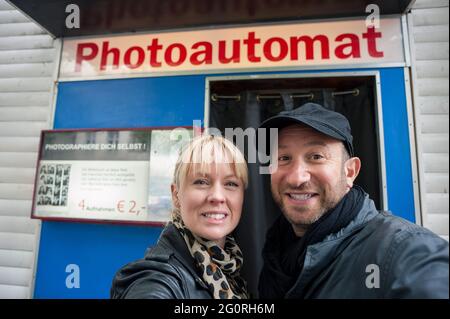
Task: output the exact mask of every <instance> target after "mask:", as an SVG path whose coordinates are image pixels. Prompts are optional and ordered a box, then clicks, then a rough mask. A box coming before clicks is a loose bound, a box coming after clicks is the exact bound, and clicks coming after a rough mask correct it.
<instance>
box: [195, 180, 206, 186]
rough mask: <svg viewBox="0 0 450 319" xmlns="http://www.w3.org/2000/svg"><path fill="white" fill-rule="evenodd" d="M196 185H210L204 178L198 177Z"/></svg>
mask: <svg viewBox="0 0 450 319" xmlns="http://www.w3.org/2000/svg"><path fill="white" fill-rule="evenodd" d="M194 185H208V181H206V180H204V179H197V180H195V181H194Z"/></svg>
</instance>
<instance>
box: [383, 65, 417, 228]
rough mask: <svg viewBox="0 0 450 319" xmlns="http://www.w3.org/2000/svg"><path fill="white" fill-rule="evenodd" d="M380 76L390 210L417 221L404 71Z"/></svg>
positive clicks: (388, 71)
mask: <svg viewBox="0 0 450 319" xmlns="http://www.w3.org/2000/svg"><path fill="white" fill-rule="evenodd" d="M380 73H381V93H382V103H383V122H384V123H383V126H384V143H385V158H386V176H387V187H388V205H389V210H390V211H392V212H394V213H395V215H397V216H401V217H403V218H406V219H408V220H410V221H412V222H415V213H414V192H413V179H412V166H411V155H410V154H411V149H410V141H409V133H408V132H409V131H408V112H407V107H406V95H405V80H404V72H403V69H401V68H396V69H382V70H380Z"/></svg>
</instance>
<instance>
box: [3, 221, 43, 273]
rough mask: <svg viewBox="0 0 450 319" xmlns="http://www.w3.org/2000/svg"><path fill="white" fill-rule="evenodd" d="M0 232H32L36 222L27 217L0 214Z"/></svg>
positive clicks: (34, 230) (34, 229)
mask: <svg viewBox="0 0 450 319" xmlns="http://www.w3.org/2000/svg"><path fill="white" fill-rule="evenodd" d="M0 232H3V233H16V234H34V233H35V232H36V222H35V221H34V220H32V219H30V218H28V217H15V216H14V217H13V216H0ZM0 266H1V265H0Z"/></svg>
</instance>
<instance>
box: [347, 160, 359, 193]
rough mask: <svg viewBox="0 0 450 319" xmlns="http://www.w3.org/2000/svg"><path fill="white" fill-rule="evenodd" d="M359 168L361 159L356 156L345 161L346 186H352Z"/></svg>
mask: <svg viewBox="0 0 450 319" xmlns="http://www.w3.org/2000/svg"><path fill="white" fill-rule="evenodd" d="M360 169H361V160H360V159H359V158H358V157H352V158H349V159H348V160H347V161H346V162H345V179H346V180H347V186H348V187H349V188H352V187H353V182H354V181H355V179H356V177H358V174H359V170H360Z"/></svg>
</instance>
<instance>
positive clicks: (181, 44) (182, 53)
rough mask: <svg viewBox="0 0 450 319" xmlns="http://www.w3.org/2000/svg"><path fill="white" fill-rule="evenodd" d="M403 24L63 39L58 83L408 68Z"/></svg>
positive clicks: (298, 26)
mask: <svg viewBox="0 0 450 319" xmlns="http://www.w3.org/2000/svg"><path fill="white" fill-rule="evenodd" d="M401 28H402V26H401V19H400V18H385V19H382V20H381V21H380V28H376V29H375V28H374V27H370V26H367V25H366V21H365V20H364V19H361V20H350V21H332V22H323V21H322V22H314V23H304V24H283V25H268V26H251V27H242V28H223V29H214V30H212V29H211V30H209V29H208V30H196V31H182V32H168V33H157V34H138V35H127V36H110V37H101V38H89V39H77V40H65V41H64V46H63V53H62V60H61V69H60V79H61V80H71V79H76V78H89V77H92V78H96V77H103V76H104V77H114V76H119V75H120V76H122V77H123V76H138V75H140V74H142V75H164V73H169V74H170V73H176V72H183V73H191V72H192V73H196V72H206V71H214V70H217V71H219V70H221V71H226V72H232V71H236V70H239V69H256V68H302V67H305V68H307V67H314V66H326V67H331V66H340V65H341V66H343V65H355V66H357V65H360V66H366V67H367V66H368V65H380V64H392V65H402V64H404V61H405V57H404V49H403V38H402V36H401V34H402V29H401Z"/></svg>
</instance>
